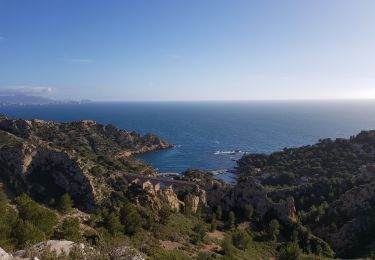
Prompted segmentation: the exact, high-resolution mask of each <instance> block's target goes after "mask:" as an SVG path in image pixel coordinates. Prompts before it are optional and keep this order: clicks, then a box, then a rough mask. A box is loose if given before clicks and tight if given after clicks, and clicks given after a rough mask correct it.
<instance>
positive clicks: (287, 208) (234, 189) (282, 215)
mask: <svg viewBox="0 0 375 260" xmlns="http://www.w3.org/2000/svg"><path fill="white" fill-rule="evenodd" d="M206 192H207V203H208V205H209V206H211V207H212V208H215V207H217V206H221V207H222V208H223V209H224V210H227V211H229V210H231V209H233V208H241V207H244V206H245V205H246V204H251V205H252V206H253V207H254V210H255V212H256V213H257V214H258V215H260V216H261V217H263V216H264V215H265V214H266V213H267V212H269V211H270V210H272V211H273V212H274V213H276V214H277V216H278V218H279V219H280V220H282V221H284V222H289V223H290V222H296V221H297V217H296V209H295V207H294V200H293V198H288V200H287V201H286V202H280V203H275V202H273V201H271V200H270V199H269V198H268V197H267V191H266V190H265V189H264V187H263V186H262V185H260V184H258V183H257V182H256V181H255V179H254V178H251V177H249V178H246V180H242V181H240V182H239V183H238V184H237V185H235V186H227V185H223V184H220V183H218V182H214V183H212V184H211V185H208V186H207V188H206Z"/></svg>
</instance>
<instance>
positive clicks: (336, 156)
mask: <svg viewBox="0 0 375 260" xmlns="http://www.w3.org/2000/svg"><path fill="white" fill-rule="evenodd" d="M374 166H375V131H363V132H361V133H359V134H358V135H356V136H353V137H351V138H350V139H336V140H331V139H324V140H320V141H319V143H317V144H315V145H309V146H304V147H300V148H290V149H284V150H283V151H281V152H276V153H272V154H270V155H266V154H251V155H246V156H244V157H243V158H242V159H241V160H240V161H239V162H238V172H239V173H240V175H241V176H243V177H245V176H252V177H254V178H255V179H256V180H257V181H258V182H259V183H260V184H262V185H264V186H265V187H266V188H267V190H268V191H269V197H270V198H272V199H273V200H274V201H278V200H283V199H286V198H287V197H290V196H292V197H293V198H294V199H295V204H296V210H297V212H298V215H299V217H300V220H301V222H302V224H303V225H305V226H307V227H309V228H310V229H311V230H312V232H313V234H316V235H317V236H319V237H321V238H323V239H324V240H326V241H327V242H329V244H330V245H331V246H332V248H333V249H334V250H335V251H336V253H337V255H338V256H341V257H359V256H363V255H366V254H369V252H371V251H373V250H374V249H375V247H374V243H375V237H374V236H372V234H373V231H374V230H375V222H374V221H373V215H374V212H373V211H374V209H375V192H374V190H373V187H374V185H375V170H374V169H375V168H374Z"/></svg>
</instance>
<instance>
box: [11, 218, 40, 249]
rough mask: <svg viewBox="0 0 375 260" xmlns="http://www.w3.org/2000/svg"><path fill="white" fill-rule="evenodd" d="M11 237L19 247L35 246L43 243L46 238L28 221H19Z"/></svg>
mask: <svg viewBox="0 0 375 260" xmlns="http://www.w3.org/2000/svg"><path fill="white" fill-rule="evenodd" d="M13 237H14V239H15V240H16V241H17V245H18V246H19V247H24V246H26V245H27V244H35V243H37V242H40V241H43V240H44V239H45V238H46V237H45V235H44V233H43V232H42V231H41V230H40V229H38V228H37V227H36V226H34V225H33V224H32V223H30V222H28V221H23V220H19V221H18V223H17V225H16V227H15V229H14V230H13Z"/></svg>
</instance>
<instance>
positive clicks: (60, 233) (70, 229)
mask: <svg viewBox="0 0 375 260" xmlns="http://www.w3.org/2000/svg"><path fill="white" fill-rule="evenodd" d="M55 238H57V239H65V240H70V241H79V240H80V239H81V233H80V231H79V219H78V218H66V219H64V220H63V222H62V223H61V225H60V226H59V227H58V228H57V229H56V230H55Z"/></svg>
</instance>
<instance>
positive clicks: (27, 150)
mask: <svg viewBox="0 0 375 260" xmlns="http://www.w3.org/2000/svg"><path fill="white" fill-rule="evenodd" d="M169 147H171V145H169V144H168V143H166V142H165V141H164V140H162V139H160V138H159V137H157V136H154V135H145V136H141V135H139V134H137V133H134V132H132V133H129V132H127V131H125V130H120V129H117V128H116V127H114V126H112V125H101V124H98V123H96V122H94V121H79V122H72V123H57V122H47V121H42V120H23V119H17V120H12V119H8V118H6V117H4V116H2V117H0V169H1V175H0V177H1V178H2V179H4V180H6V181H7V182H8V183H9V186H10V187H11V188H13V189H14V190H15V192H16V193H22V192H26V193H28V194H30V195H31V196H32V197H33V198H34V199H36V200H38V201H41V202H44V203H48V201H49V200H50V199H56V198H58V197H60V196H61V195H62V194H64V193H68V194H70V196H71V197H72V198H73V200H74V203H75V205H76V206H77V207H78V208H80V209H82V210H85V211H92V210H94V209H95V206H96V205H97V204H98V203H100V202H101V201H102V200H103V199H104V198H105V197H107V196H108V194H109V193H110V192H111V190H112V187H111V183H110V182H109V180H110V178H111V176H113V175H115V174H116V172H117V171H125V172H132V173H138V174H153V169H152V168H151V167H150V166H147V165H145V164H144V163H143V162H141V161H138V160H136V159H133V158H128V156H131V155H133V154H137V153H143V152H148V151H154V150H158V149H166V148H169ZM124 155H126V156H125V157H124Z"/></svg>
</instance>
